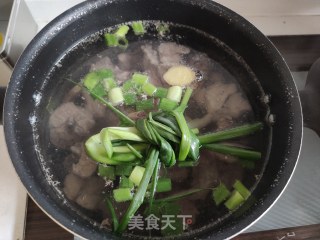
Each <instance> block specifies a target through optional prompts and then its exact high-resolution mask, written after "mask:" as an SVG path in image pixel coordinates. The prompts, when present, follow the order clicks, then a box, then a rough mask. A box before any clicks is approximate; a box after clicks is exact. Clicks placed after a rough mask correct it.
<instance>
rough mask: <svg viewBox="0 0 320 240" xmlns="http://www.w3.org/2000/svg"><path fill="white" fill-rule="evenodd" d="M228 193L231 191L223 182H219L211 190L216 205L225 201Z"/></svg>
mask: <svg viewBox="0 0 320 240" xmlns="http://www.w3.org/2000/svg"><path fill="white" fill-rule="evenodd" d="M230 194H231V192H230V191H229V190H228V188H227V187H226V185H224V184H223V183H220V185H219V186H218V187H217V188H215V189H214V190H213V191H212V196H213V200H214V202H215V203H216V205H217V206H219V205H220V204H221V203H222V202H223V201H225V200H226V199H227V198H228V197H229V196H230Z"/></svg>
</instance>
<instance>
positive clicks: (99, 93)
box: [91, 82, 107, 97]
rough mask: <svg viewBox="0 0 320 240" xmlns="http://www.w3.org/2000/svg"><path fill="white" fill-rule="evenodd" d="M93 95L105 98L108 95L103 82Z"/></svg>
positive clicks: (94, 89) (93, 90) (92, 91)
mask: <svg viewBox="0 0 320 240" xmlns="http://www.w3.org/2000/svg"><path fill="white" fill-rule="evenodd" d="M91 93H92V94H94V95H95V96H99V97H104V96H106V95H107V93H106V91H105V89H104V86H103V84H102V83H101V82H99V83H98V84H97V85H96V86H95V87H94V88H93V89H92V90H91Z"/></svg>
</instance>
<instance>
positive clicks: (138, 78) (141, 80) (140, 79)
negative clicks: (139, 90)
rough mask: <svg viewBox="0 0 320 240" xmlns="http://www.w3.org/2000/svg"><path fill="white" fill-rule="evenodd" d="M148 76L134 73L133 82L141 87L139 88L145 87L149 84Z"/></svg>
mask: <svg viewBox="0 0 320 240" xmlns="http://www.w3.org/2000/svg"><path fill="white" fill-rule="evenodd" d="M148 79H149V78H148V76H147V75H144V74H141V73H134V74H133V75H132V81H133V82H134V83H135V84H137V85H139V86H143V85H144V84H146V83H147V82H148Z"/></svg>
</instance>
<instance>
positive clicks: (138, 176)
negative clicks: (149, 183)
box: [129, 166, 146, 186]
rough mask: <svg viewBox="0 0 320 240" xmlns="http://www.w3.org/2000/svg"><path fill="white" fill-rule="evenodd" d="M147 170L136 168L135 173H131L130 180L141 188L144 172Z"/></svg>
mask: <svg viewBox="0 0 320 240" xmlns="http://www.w3.org/2000/svg"><path fill="white" fill-rule="evenodd" d="M145 170H146V169H145V168H144V167H141V166H135V167H134V169H133V171H132V172H131V174H130V176H129V179H130V180H131V181H132V182H133V183H134V184H135V185H136V186H139V185H140V182H141V180H142V177H143V174H144V171H145Z"/></svg>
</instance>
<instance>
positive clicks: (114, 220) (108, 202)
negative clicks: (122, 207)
mask: <svg viewBox="0 0 320 240" xmlns="http://www.w3.org/2000/svg"><path fill="white" fill-rule="evenodd" d="M105 202H106V205H107V207H108V209H109V211H110V215H111V219H112V223H113V230H114V231H116V230H117V228H118V226H119V221H118V218H117V215H116V212H115V210H114V207H113V205H112V203H111V200H110V199H109V198H108V197H106V198H105Z"/></svg>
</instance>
